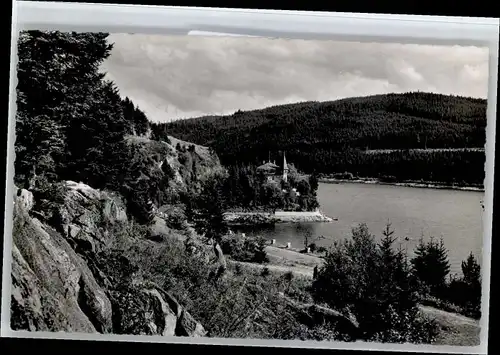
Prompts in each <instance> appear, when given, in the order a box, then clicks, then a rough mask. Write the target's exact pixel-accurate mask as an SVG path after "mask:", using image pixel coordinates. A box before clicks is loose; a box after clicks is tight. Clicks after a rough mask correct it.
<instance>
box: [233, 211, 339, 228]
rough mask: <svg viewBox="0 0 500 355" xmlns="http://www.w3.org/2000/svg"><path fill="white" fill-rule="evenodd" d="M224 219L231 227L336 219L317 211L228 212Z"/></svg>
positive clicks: (325, 221)
mask: <svg viewBox="0 0 500 355" xmlns="http://www.w3.org/2000/svg"><path fill="white" fill-rule="evenodd" d="M224 219H225V220H226V222H227V223H228V224H230V225H252V224H274V223H299V222H322V223H331V222H333V221H335V220H336V218H332V217H329V216H327V215H325V214H324V213H323V212H321V211H320V210H317V211H304V212H295V211H276V212H275V213H271V212H226V213H225V214H224Z"/></svg>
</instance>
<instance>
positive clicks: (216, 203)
mask: <svg viewBox="0 0 500 355" xmlns="http://www.w3.org/2000/svg"><path fill="white" fill-rule="evenodd" d="M223 187H224V176H222V175H219V174H213V175H212V176H211V177H210V178H209V179H207V180H205V181H204V183H203V185H202V190H201V192H200V193H199V194H197V195H194V196H193V195H191V197H188V199H189V200H191V201H189V202H188V207H187V211H188V218H189V219H190V221H191V222H193V223H194V227H195V230H196V232H197V233H198V234H200V235H203V236H205V238H206V239H208V240H216V241H217V242H219V244H220V240H221V239H222V237H223V236H224V235H225V234H226V233H227V232H228V231H229V229H228V226H227V223H226V221H225V219H224V212H225V210H226V206H227V203H226V201H227V200H226V197H225V194H224V188H223Z"/></svg>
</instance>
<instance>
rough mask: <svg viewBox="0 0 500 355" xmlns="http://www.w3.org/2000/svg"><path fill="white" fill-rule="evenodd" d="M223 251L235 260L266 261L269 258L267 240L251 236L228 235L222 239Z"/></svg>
mask: <svg viewBox="0 0 500 355" xmlns="http://www.w3.org/2000/svg"><path fill="white" fill-rule="evenodd" d="M221 248H222V252H223V253H224V254H226V255H229V256H230V257H231V258H232V259H233V260H236V261H243V262H254V263H260V264H262V263H266V262H268V261H269V258H268V256H267V253H266V250H265V248H266V240H265V239H263V238H250V237H243V236H241V235H240V236H238V235H235V234H232V235H226V236H225V237H223V238H222V240H221Z"/></svg>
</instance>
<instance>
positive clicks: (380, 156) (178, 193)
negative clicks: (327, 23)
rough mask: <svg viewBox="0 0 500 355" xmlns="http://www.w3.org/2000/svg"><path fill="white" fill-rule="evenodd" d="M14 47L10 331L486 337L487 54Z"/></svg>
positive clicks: (293, 46) (44, 35) (337, 48)
mask: <svg viewBox="0 0 500 355" xmlns="http://www.w3.org/2000/svg"><path fill="white" fill-rule="evenodd" d="M17 60H18V62H17V69H16V73H17V74H16V75H17V88H16V95H17V97H16V106H17V107H16V112H15V136H16V137H15V142H14V143H13V144H14V146H15V160H14V162H13V166H14V180H13V182H11V183H13V184H14V189H13V196H7V199H11V201H12V202H13V221H12V232H11V235H10V236H9V237H11V238H12V250H11V254H12V264H11V268H12V269H11V295H10V328H11V329H12V330H13V331H29V332H53V333H57V332H66V333H75V334H77V333H95V334H101V335H103V336H104V335H109V334H116V335H136V336H160V337H172V336H174V337H188V338H228V339H268V340H295V341H296V340H300V341H315V342H321V343H336V342H343V343H354V342H359V341H362V342H368V343H383V344H407V343H409V344H426V345H450V346H465V347H473V346H479V345H480V343H481V338H480V333H481V326H480V324H481V323H480V321H481V317H482V313H483V312H484V311H485V308H484V307H482V302H481V300H482V299H483V298H482V296H483V293H482V284H483V282H482V275H483V271H484V270H483V244H484V241H485V238H486V236H487V235H488V233H491V232H490V231H489V230H484V229H485V228H484V223H483V222H484V218H485V186H484V181H485V174H486V170H485V162H486V152H485V146H486V136H487V134H486V132H487V114H486V113H487V104H488V103H487V97H488V82H489V75H490V73H489V49H488V47H486V46H484V47H481V46H472V45H462V44H460V45H445V44H443V45H434V44H432V45H431V44H411V43H397V42H390V43H389V42H367V41H365V42H356V41H345V40H309V39H308V40H305V39H284V38H265V37H244V36H229V35H227V36H224V35H219V36H209V35H196V36H188V35H159V34H141V33H107V32H106V33H105V32H67V31H56V30H21V31H20V32H19V34H18V36H17ZM490 213H491V211H490ZM488 237H491V236H488ZM483 306H484V305H483Z"/></svg>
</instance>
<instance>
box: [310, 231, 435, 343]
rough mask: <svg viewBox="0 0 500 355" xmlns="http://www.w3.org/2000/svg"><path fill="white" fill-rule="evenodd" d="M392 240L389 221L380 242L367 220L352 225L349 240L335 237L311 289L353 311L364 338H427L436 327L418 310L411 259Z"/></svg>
mask: <svg viewBox="0 0 500 355" xmlns="http://www.w3.org/2000/svg"><path fill="white" fill-rule="evenodd" d="M393 242H394V238H393V232H392V231H391V230H390V228H389V226H388V227H387V230H386V231H385V232H384V237H383V239H382V241H381V242H380V243H379V244H377V243H376V242H375V239H374V237H373V236H372V235H371V234H370V233H369V231H368V228H367V227H366V225H364V224H361V225H360V226H358V227H357V228H354V229H353V231H352V239H351V240H344V241H342V242H336V243H334V245H333V246H332V248H331V249H330V250H329V252H328V253H327V255H326V258H325V264H324V265H323V266H322V267H321V268H320V270H319V272H318V277H317V279H316V280H315V281H314V283H313V295H314V297H315V299H316V301H317V302H324V303H326V304H328V305H331V306H332V307H335V308H336V309H339V310H342V311H343V312H344V313H346V314H347V315H348V314H352V315H354V316H355V318H356V319H357V321H358V322H359V326H360V332H361V337H362V338H363V339H364V340H378V341H385V342H407V341H411V342H429V341H431V340H432V339H433V337H434V336H435V327H434V325H433V324H432V323H429V322H428V321H427V320H425V319H422V318H421V317H420V315H419V312H418V308H417V293H416V285H415V283H414V282H413V279H412V275H411V273H410V268H409V263H408V262H407V259H406V255H405V254H404V253H403V251H402V250H398V251H394V250H393V248H392V244H393Z"/></svg>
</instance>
